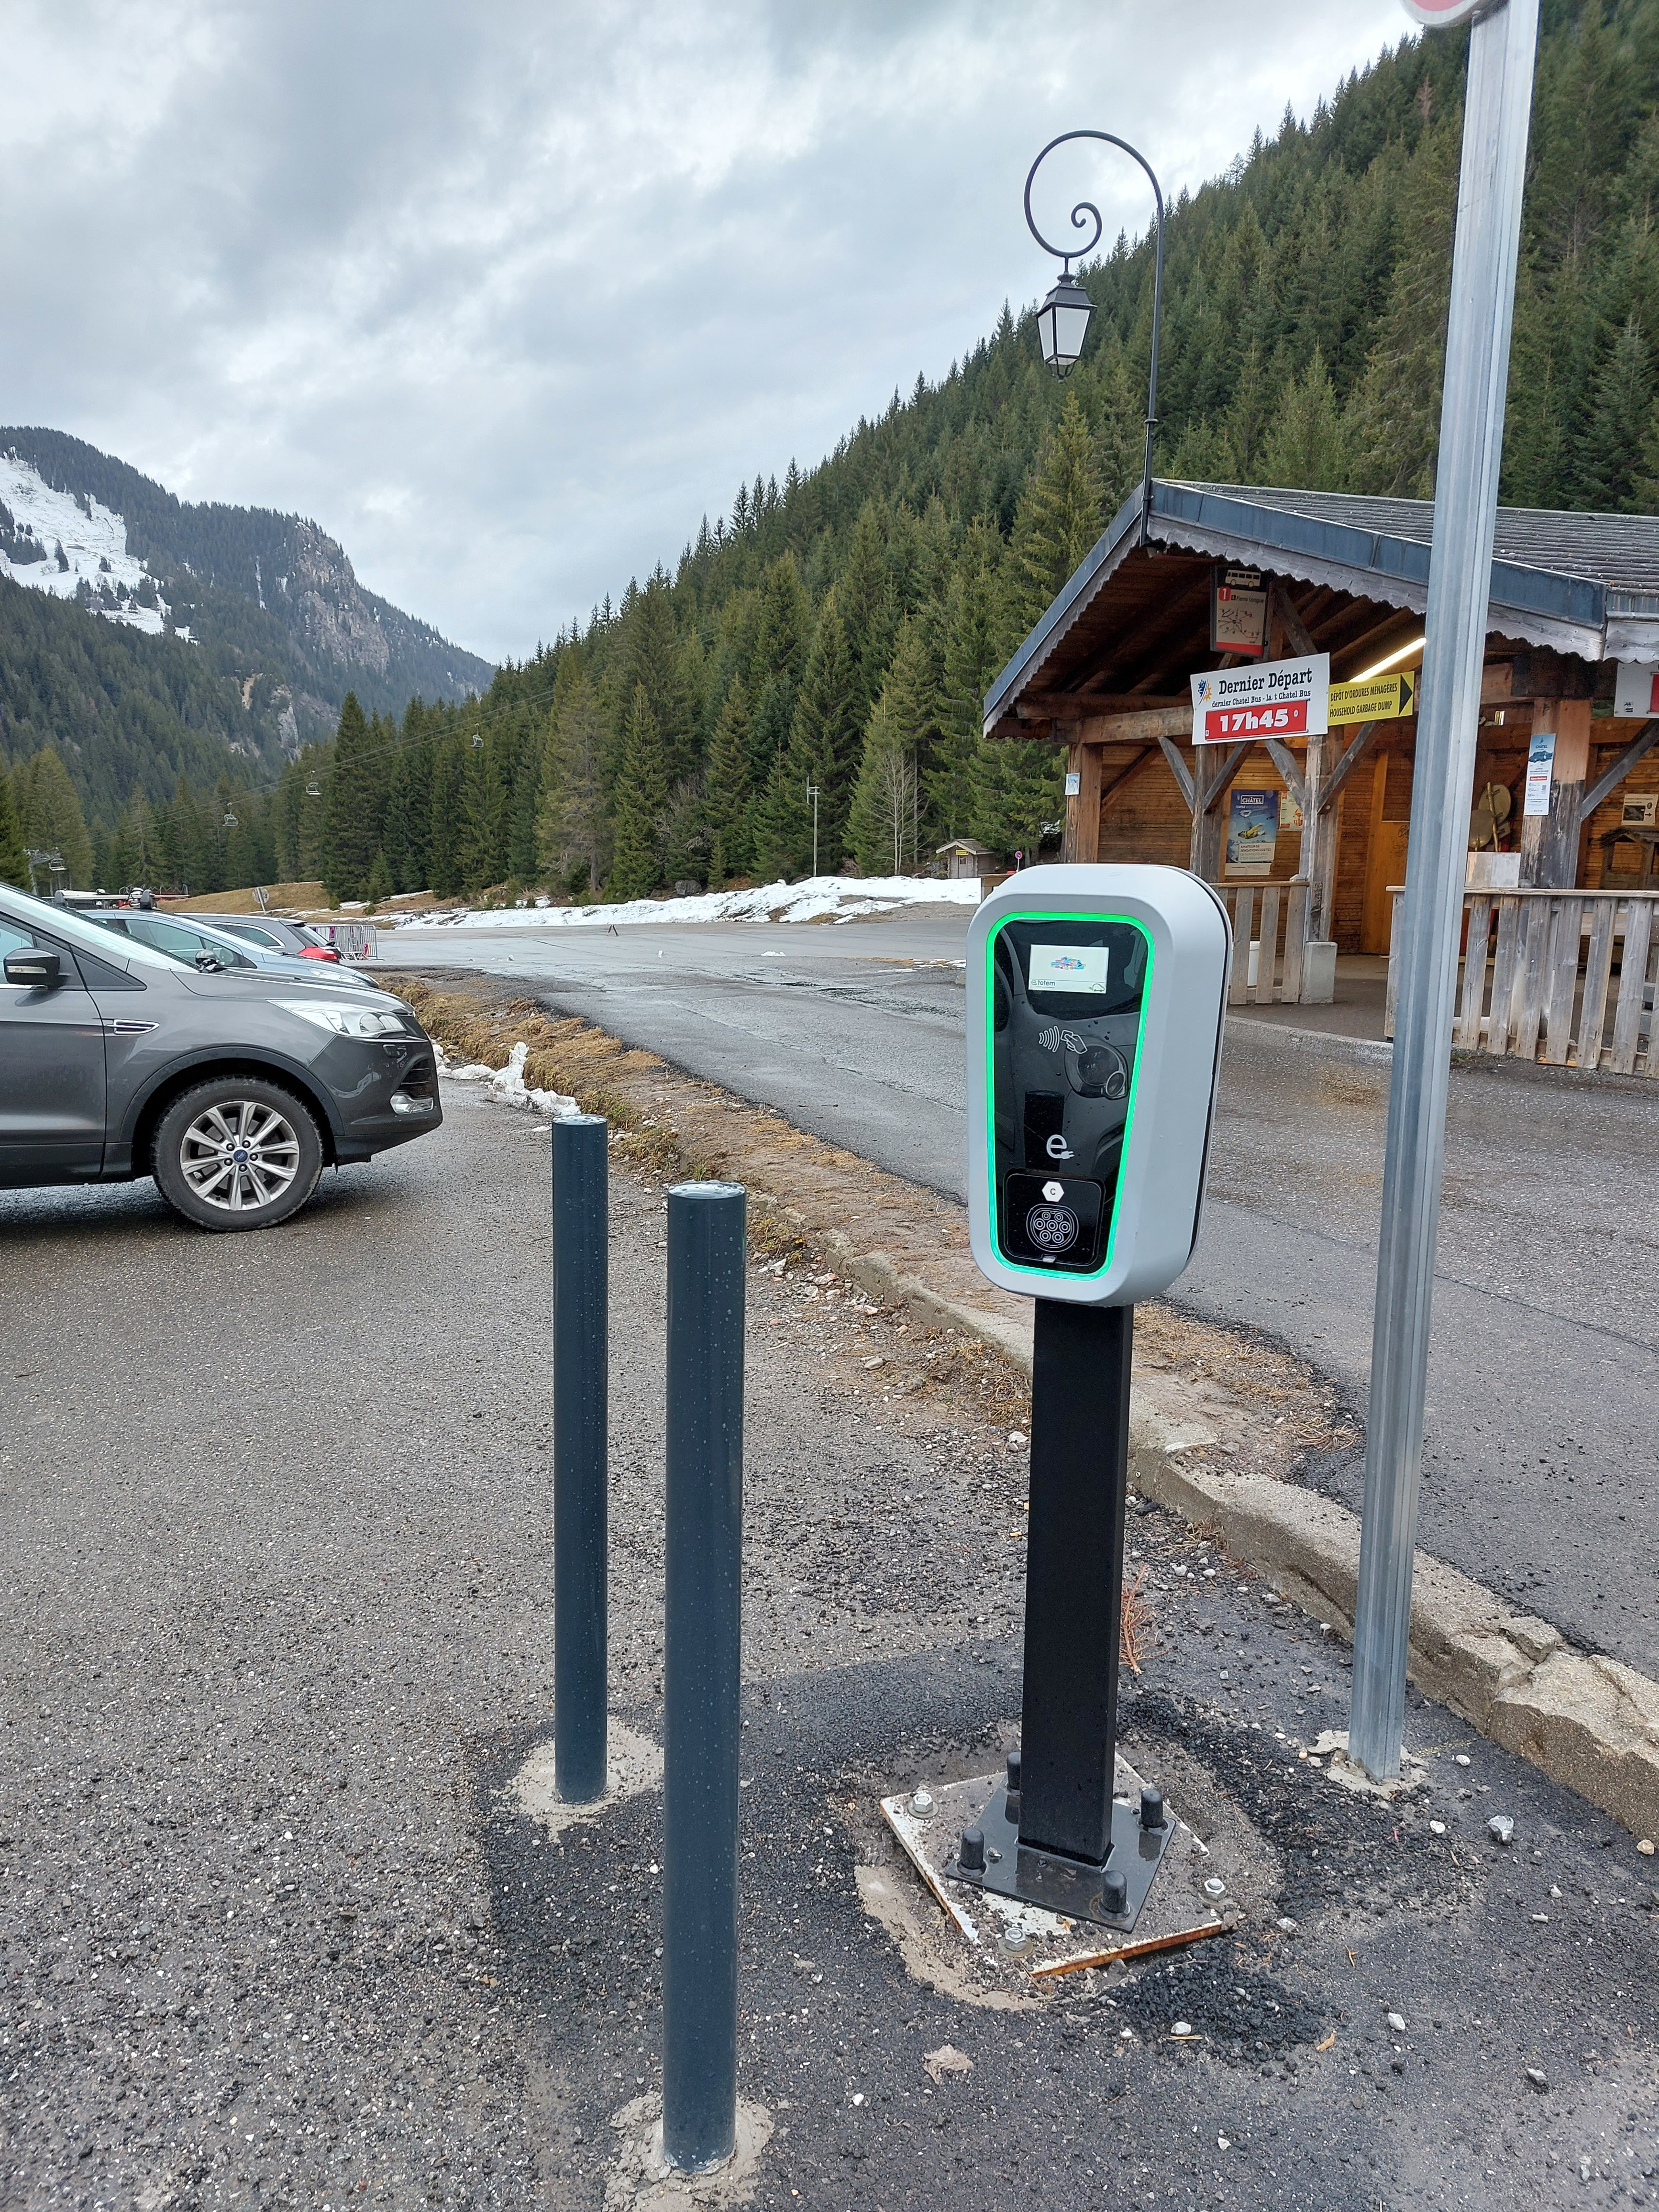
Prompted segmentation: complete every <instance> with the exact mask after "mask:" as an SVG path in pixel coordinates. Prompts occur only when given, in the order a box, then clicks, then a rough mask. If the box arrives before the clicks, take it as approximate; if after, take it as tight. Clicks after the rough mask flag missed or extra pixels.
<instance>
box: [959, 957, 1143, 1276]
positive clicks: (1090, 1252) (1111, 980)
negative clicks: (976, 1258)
mask: <svg viewBox="0 0 1659 2212" xmlns="http://www.w3.org/2000/svg"><path fill="white" fill-rule="evenodd" d="M987 951H988V956H989V958H990V962H991V969H992V972H991V975H990V976H989V978H988V979H987V981H988V983H989V990H990V998H991V1004H992V1019H991V1024H990V1031H991V1034H990V1056H991V1066H990V1067H989V1068H988V1069H987V1079H988V1080H987V1088H988V1089H989V1091H990V1093H991V1097H992V1101H993V1115H992V1135H993V1143H992V1146H991V1154H992V1157H991V1176H992V1180H993V1185H994V1188H993V1191H992V1218H993V1219H994V1223H995V1225H996V1241H997V1246H998V1250H999V1252H1000V1256H1001V1257H1002V1259H1003V1260H1004V1261H1006V1262H1007V1263H1008V1264H1009V1265H1010V1266H1012V1267H1020V1268H1027V1269H1030V1270H1033V1271H1042V1272H1048V1271H1050V1270H1058V1271H1060V1272H1063V1273H1068V1274H1092V1273H1097V1271H1098V1270H1099V1269H1100V1268H1101V1267H1103V1265H1104V1264H1105V1262H1106V1261H1107V1258H1108V1256H1109V1253H1110V1249H1111V1231H1112V1217H1113V1213H1114V1211H1115V1206H1116V1201H1117V1188H1118V1171H1119V1168H1120V1166H1121V1161H1122V1157H1123V1146H1124V1142H1125V1139H1126V1137H1127V1133H1128V1127H1129V1119H1130V1115H1131V1113H1132V1112H1133V1105H1134V1091H1135V1056H1136V1054H1137V1052H1138V1050H1139V1039H1140V1017H1141V1006H1142V1000H1143V997H1144V994H1145V991H1146V981H1147V976H1148V974H1149V971H1150V967H1151V960H1152V946H1151V943H1150V940H1149V939H1148V938H1147V936H1146V932H1145V931H1144V930H1143V929H1142V928H1141V927H1140V926H1139V923H1137V922H1133V921H1112V920H1109V919H1107V918H1104V917H1102V916H1099V915H1026V916H1011V917H1010V918H1009V919H1008V920H1007V921H1004V922H1002V923H1001V924H1000V926H999V927H998V928H997V930H996V932H995V933H994V936H993V937H992V939H991V940H990V944H989V945H988V947H987Z"/></svg>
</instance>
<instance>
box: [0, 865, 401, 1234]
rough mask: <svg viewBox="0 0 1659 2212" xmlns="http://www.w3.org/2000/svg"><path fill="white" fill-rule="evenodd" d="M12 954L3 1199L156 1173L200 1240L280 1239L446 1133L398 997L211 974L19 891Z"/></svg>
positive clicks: (332, 976) (5, 1002) (2, 1002)
mask: <svg viewBox="0 0 1659 2212" xmlns="http://www.w3.org/2000/svg"><path fill="white" fill-rule="evenodd" d="M0 954H3V981H0V1187H5V1188H12V1189H18V1188H33V1187H36V1186H39V1185H43V1184H47V1183H73V1182H126V1181H129V1180H131V1179H132V1178H133V1177H135V1176H146V1175H148V1176H154V1177H155V1185H156V1188H157V1189H158V1190H159V1191H160V1192H161V1195H162V1196H163V1198H165V1199H166V1200H167V1203H168V1205H169V1206H172V1207H173V1209H174V1211H175V1212H178V1213H179V1214H182V1215H183V1217H184V1218H185V1220H187V1221H191V1222H194V1223H195V1224H196V1225H197V1227H198V1228H203V1229H264V1228H267V1227H269V1226H270V1225H272V1224H273V1223H275V1222H278V1221H284V1220H286V1219H287V1218H289V1215H290V1214H293V1213H295V1212H298V1211H299V1209H300V1207H301V1206H303V1205H304V1204H305V1202H306V1200H307V1199H308V1198H309V1197H310V1196H311V1194H312V1193H313V1190H314V1189H315V1188H316V1187H317V1182H318V1178H319V1176H320V1175H321V1174H322V1171H323V1170H324V1168H325V1167H326V1166H335V1167H343V1166H346V1165H348V1164H351V1163H353V1162H356V1161H361V1160H368V1159H372V1158H374V1155H375V1153H377V1152H385V1151H386V1150H387V1149H388V1147H390V1146H393V1145H401V1144H406V1143H407V1142H408V1141H409V1139H410V1138H411V1137H418V1136H422V1135H423V1134H424V1133H426V1132H427V1131H428V1129H435V1128H436V1127H438V1125H439V1123H440V1122H441V1121H442V1119H443V1109H442V1107H441V1104H440V1103H439V1099H438V1084H437V1067H436V1055H435V1053H434V1051H433V1048H432V1043H431V1041H430V1039H429V1038H428V1036H427V1035H426V1032H425V1031H424V1030H422V1027H421V1025H420V1024H419V1023H418V1022H417V1021H416V1018H415V1016H414V1015H413V1013H412V1012H410V1009H409V1007H407V1006H405V1005H404V1002H403V1000H401V999H396V998H393V997H392V994H390V993H389V992H386V991H378V990H375V989H374V987H372V986H369V985H365V984H363V983H362V982H354V983H353V984H352V985H351V986H349V987H343V978H342V977H341V976H340V975H338V974H337V973H331V972H329V971H327V970H321V971H313V972H311V973H307V974H303V975H292V974H286V973H278V972H275V971H273V970H271V969H266V968H260V967H258V966H256V965H253V964H252V963H250V964H249V965H247V966H246V967H241V966H234V967H232V966H219V965H216V964H213V963H211V962H210V963H204V964H203V965H197V963H195V962H194V961H190V962H186V961H185V960H184V959H182V958H181V957H179V956H178V955H176V954H170V953H167V952H162V951H158V950H157V949H156V948H155V946H154V945H147V944H144V943H143V942H142V941H141V940H140V939H137V938H136V937H131V936H125V935H121V934H118V933H115V932H112V931H111V930H109V929H108V928H106V927H104V926H102V924H101V923H100V922H98V921H92V920H90V919H88V918H87V917H85V916H82V915H76V914H72V913H70V912H68V911H66V910H65V909H64V908H62V907H57V906H51V905H48V904H47V903H46V902H45V901H44V900H41V899H36V898H32V897H30V896H29V895H28V894H27V892H25V891H17V890H11V889H10V888H9V887H8V886H5V885H0Z"/></svg>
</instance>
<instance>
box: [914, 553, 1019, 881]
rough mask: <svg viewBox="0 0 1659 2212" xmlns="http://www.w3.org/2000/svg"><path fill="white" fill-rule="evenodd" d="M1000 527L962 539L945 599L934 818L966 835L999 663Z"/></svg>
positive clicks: (932, 780) (943, 829)
mask: <svg viewBox="0 0 1659 2212" xmlns="http://www.w3.org/2000/svg"><path fill="white" fill-rule="evenodd" d="M996 545H997V540H996V538H995V537H994V533H993V532H991V531H990V530H989V529H987V527H986V526H985V525H984V524H983V523H982V522H979V523H976V524H975V526H974V527H973V529H971V530H970V531H969V534H968V537H967V539H966V541H965V542H964V544H963V552H962V558H961V560H960V562H958V564H957V571H956V574H955V575H954V576H953V577H952V578H951V586H950V590H949V592H948V594H947V596H946V599H945V659H944V670H943V676H942V681H941V683H940V687H939V722H940V731H941V735H940V740H939V747H938V750H937V751H936V753H935V756H934V762H933V771H932V774H931V775H930V776H929V778H928V783H927V806H928V815H929V818H930V820H931V821H932V822H933V823H934V824H935V826H936V827H937V828H938V829H939V832H940V836H941V837H942V838H943V837H963V836H967V835H969V825H970V823H972V821H973V818H974V776H973V770H974V758H975V751H976V750H977V748H978V745H979V737H980V726H981V706H982V704H983V702H984V698H985V694H986V692H987V690H989V688H990V684H991V679H992V678H993V677H994V675H995V674H996V672H997V670H998V668H999V666H1000V665H1001V663H1000V654H999V651H998V643H999V641H998V615H997V597H996V570H995V549H996Z"/></svg>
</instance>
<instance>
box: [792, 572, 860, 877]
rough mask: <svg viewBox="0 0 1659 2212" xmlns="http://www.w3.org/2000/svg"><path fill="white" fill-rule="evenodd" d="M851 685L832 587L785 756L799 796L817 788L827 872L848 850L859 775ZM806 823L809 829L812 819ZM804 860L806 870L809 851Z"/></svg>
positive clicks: (820, 615)
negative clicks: (848, 829) (847, 835)
mask: <svg viewBox="0 0 1659 2212" xmlns="http://www.w3.org/2000/svg"><path fill="white" fill-rule="evenodd" d="M855 682H856V677H855V671H854V665H853V656H852V654H851V653H850V652H849V651H848V645H847V630H846V627H845V625H844V624H843V623H842V618H841V610H840V608H839V607H838V606H837V605H836V592H835V587H834V586H833V585H832V586H831V587H830V588H829V591H828V592H826V593H825V594H824V599H823V605H822V606H821V607H820V608H819V610H818V626H817V631H816V632H815V633H814V635H813V638H812V649H811V652H810V653H808V654H807V656H806V666H805V671H804V672H803V674H802V677H801V682H800V691H799V696H798V697H797V699H796V701H795V717H794V722H793V727H792V729H791V731H790V738H789V745H788V750H787V759H788V761H789V763H790V766H791V770H792V773H793V776H794V778H795V779H796V780H797V781H799V783H800V785H801V787H802V790H803V792H805V787H807V785H809V784H814V785H816V786H817V790H818V793H819V798H818V865H819V866H820V867H821V868H827V869H829V870H831V871H833V870H834V869H836V868H837V867H839V866H840V865H841V860H842V853H843V852H844V850H845V849H846V844H845V832H846V825H847V812H848V807H849V806H850V805H852V801H853V785H854V781H855V780H856V777H857V774H858V750H859V726H858V723H857V722H856V720H854V686H855ZM808 818H809V823H810V815H809V817H808ZM805 858H806V861H807V865H808V866H810V865H811V852H810V849H809V850H808V852H807V854H806V855H805Z"/></svg>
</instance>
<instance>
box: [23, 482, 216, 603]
mask: <svg viewBox="0 0 1659 2212" xmlns="http://www.w3.org/2000/svg"><path fill="white" fill-rule="evenodd" d="M0 501H3V502H4V503H5V505H6V506H7V507H9V508H10V509H11V513H12V520H14V522H15V524H16V526H17V529H18V532H19V535H20V536H21V534H22V533H23V532H25V531H26V530H27V531H28V532H30V533H32V534H33V537H34V538H35V540H36V542H37V543H38V544H40V546H41V547H42V549H43V550H44V551H45V554H46V558H45V560H43V561H21V562H16V561H13V560H11V559H10V558H9V556H8V555H6V554H4V553H0V576H6V577H9V579H10V580H11V581H12V582H13V583H14V584H27V585H28V586H30V587H31V589H32V590H34V591H37V592H51V593H52V597H53V598H54V599H74V597H75V596H76V592H77V590H78V589H79V587H80V586H81V585H82V583H83V582H84V583H85V584H86V586H87V587H88V590H89V591H90V592H92V593H93V595H94V599H95V600H96V601H98V602H99V604H98V605H96V606H95V608H94V612H96V613H99V614H101V615H103V616H104V617H106V619H107V620H108V621H110V622H118V623H127V624H128V625H129V627H131V629H142V630H145V631H147V632H148V633H149V635H150V636H152V637H159V636H160V635H161V632H162V630H163V629H165V627H166V624H167V602H166V601H165V600H164V599H162V598H161V594H160V592H157V594H156V600H155V605H154V606H153V607H141V606H138V605H136V604H135V602H134V600H133V599H132V598H131V596H129V597H127V598H126V599H120V598H118V596H117V592H116V586H118V585H123V584H124V585H125V586H126V589H127V592H128V593H129V595H131V593H133V592H137V590H138V588H139V586H140V585H141V583H142V582H143V579H144V577H145V575H146V574H148V571H147V570H146V568H145V567H144V564H143V562H142V561H140V560H139V559H138V558H137V556H136V555H134V554H131V553H129V552H128V550H127V526H126V524H125V521H123V520H122V519H121V517H120V516H119V515H118V514H114V513H112V512H111V511H110V509H109V508H108V507H100V505H99V503H98V501H96V500H95V499H93V498H91V497H88V500H87V501H86V503H85V505H84V506H82V503H81V501H78V500H77V499H76V496H75V495H74V493H73V492H68V491H54V490H53V489H52V486H51V485H50V484H49V483H47V482H46V479H45V477H42V476H41V475H40V471H38V470H37V469H35V468H34V467H33V465H31V464H30V463H29V462H27V461H21V460H19V459H18V458H17V456H16V454H15V453H0ZM60 546H61V547H62V548H63V552H64V559H65V560H66V561H67V562H68V563H69V566H68V567H67V568H64V567H62V566H60V564H59V562H58V548H59V547H60ZM179 635H180V636H181V637H182V636H183V635H185V633H184V632H183V631H182V630H181V631H179Z"/></svg>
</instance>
